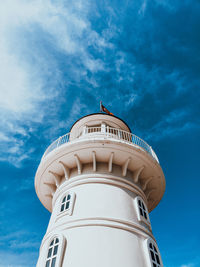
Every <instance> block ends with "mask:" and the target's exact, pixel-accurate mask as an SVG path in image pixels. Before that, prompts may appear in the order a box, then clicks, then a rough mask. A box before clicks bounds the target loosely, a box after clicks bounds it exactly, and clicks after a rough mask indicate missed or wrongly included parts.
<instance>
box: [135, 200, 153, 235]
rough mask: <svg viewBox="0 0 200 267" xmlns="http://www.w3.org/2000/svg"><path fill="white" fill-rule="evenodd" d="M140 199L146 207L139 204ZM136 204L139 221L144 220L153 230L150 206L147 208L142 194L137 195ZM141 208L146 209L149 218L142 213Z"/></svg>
mask: <svg viewBox="0 0 200 267" xmlns="http://www.w3.org/2000/svg"><path fill="white" fill-rule="evenodd" d="M139 201H141V203H142V204H143V206H144V208H145V209H144V208H143V207H140V206H139V204H138V202H139ZM135 206H136V212H137V218H138V221H140V222H144V223H145V224H146V225H147V226H148V227H149V228H150V230H151V222H150V218H149V211H148V208H147V206H146V204H145V202H144V200H143V199H142V198H141V197H140V196H137V197H136V198H135ZM140 209H142V211H144V210H145V213H146V216H147V218H145V217H144V216H143V215H141V214H140Z"/></svg>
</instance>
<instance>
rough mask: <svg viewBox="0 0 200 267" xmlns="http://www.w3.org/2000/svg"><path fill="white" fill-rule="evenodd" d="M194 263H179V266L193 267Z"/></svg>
mask: <svg viewBox="0 0 200 267" xmlns="http://www.w3.org/2000/svg"><path fill="white" fill-rule="evenodd" d="M194 266H195V265H194V264H193V263H189V264H183V265H181V267H194Z"/></svg>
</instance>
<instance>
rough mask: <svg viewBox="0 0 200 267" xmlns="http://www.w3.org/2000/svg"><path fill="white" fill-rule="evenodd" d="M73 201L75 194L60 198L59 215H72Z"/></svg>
mask: <svg viewBox="0 0 200 267" xmlns="http://www.w3.org/2000/svg"><path fill="white" fill-rule="evenodd" d="M74 201H75V193H73V192H72V193H67V194H65V195H64V196H63V197H62V198H61V203H60V208H59V209H60V210H59V215H60V216H61V214H63V215H72V212H73V208H74Z"/></svg>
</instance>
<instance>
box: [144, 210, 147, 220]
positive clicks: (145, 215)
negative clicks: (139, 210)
mask: <svg viewBox="0 0 200 267" xmlns="http://www.w3.org/2000/svg"><path fill="white" fill-rule="evenodd" d="M144 218H145V219H146V220H147V214H146V212H145V211H144Z"/></svg>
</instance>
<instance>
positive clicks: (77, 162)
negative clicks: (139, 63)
mask: <svg viewBox="0 0 200 267" xmlns="http://www.w3.org/2000/svg"><path fill="white" fill-rule="evenodd" d="M35 189H36V193H37V196H38V198H39V199H40V201H41V202H42V204H43V205H44V207H45V208H46V209H47V210H49V211H50V212H51V218H50V221H49V225H48V227H47V231H46V234H45V235H44V238H43V240H42V243H41V246H40V252H39V258H38V262H37V267H123V266H124V267H133V266H135V267H160V266H163V263H162V259H161V255H160V252H159V249H158V246H157V243H156V240H155V237H154V236H153V234H152V226H151V222H150V218H149V212H151V211H152V210H153V209H154V208H155V207H156V206H157V205H158V203H159V202H160V200H161V198H162V196H163V194H164V191H165V178H164V174H163V171H162V168H161V166H160V164H159V160H158V158H157V156H156V154H155V152H154V151H153V149H152V147H151V146H150V145H148V144H147V143H146V142H145V141H144V140H142V139H141V138H139V137H137V136H136V135H134V134H133V133H131V130H130V128H129V126H128V125H127V124H126V123H125V122H124V121H123V120H122V119H120V118H118V117H116V116H114V115H109V114H104V113H95V114H90V115H87V116H84V117H82V118H80V119H79V120H78V121H76V122H75V123H74V124H73V126H72V127H71V130H70V132H69V133H67V134H65V135H63V136H61V137H59V138H58V139H57V140H56V141H54V142H53V143H52V144H51V145H50V146H49V147H48V148H47V150H46V151H45V153H44V155H43V157H42V159H41V162H40V164H39V167H38V169H37V172H36V176H35Z"/></svg>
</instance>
